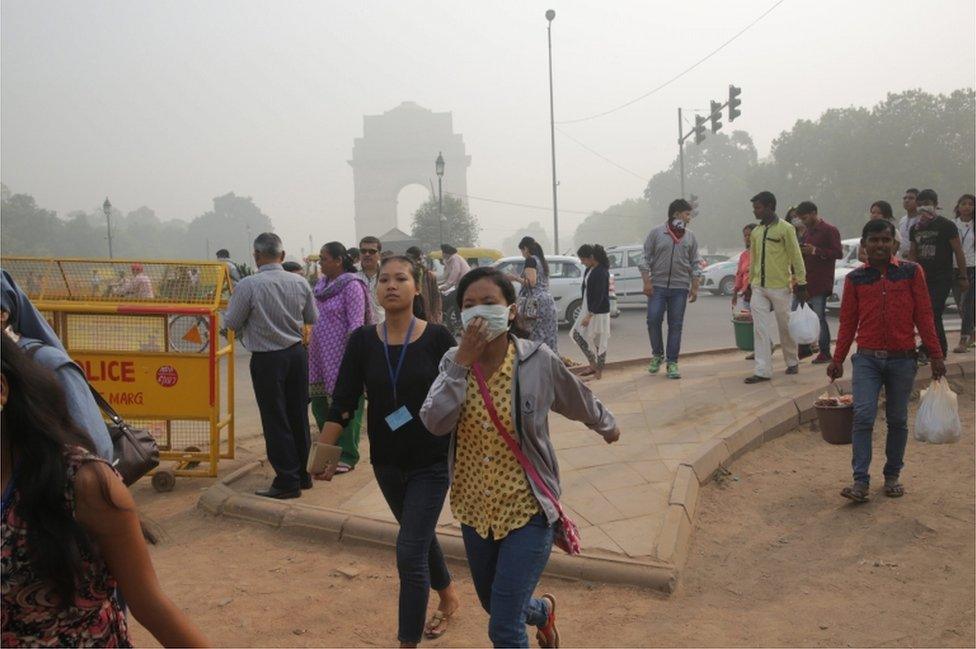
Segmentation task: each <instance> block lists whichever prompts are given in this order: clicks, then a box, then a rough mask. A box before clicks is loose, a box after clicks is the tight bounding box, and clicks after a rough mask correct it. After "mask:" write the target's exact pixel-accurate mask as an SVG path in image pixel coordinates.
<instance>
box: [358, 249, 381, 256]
mask: <svg viewBox="0 0 976 649" xmlns="http://www.w3.org/2000/svg"><path fill="white" fill-rule="evenodd" d="M379 253H380V251H379V250H377V249H376V248H360V249H359V254H361V255H378V254H379Z"/></svg>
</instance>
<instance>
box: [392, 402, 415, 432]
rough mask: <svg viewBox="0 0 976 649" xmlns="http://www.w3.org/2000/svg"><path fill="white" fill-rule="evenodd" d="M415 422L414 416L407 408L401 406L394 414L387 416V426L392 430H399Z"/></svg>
mask: <svg viewBox="0 0 976 649" xmlns="http://www.w3.org/2000/svg"><path fill="white" fill-rule="evenodd" d="M411 421H413V415H411V414H410V411H409V410H407V407H406V406H400V407H399V408H398V409H397V410H395V411H394V412H393V413H391V414H389V415H387V416H386V425H387V426H389V427H390V430H399V429H400V428H403V427H404V426H406V425H407V424H409V423H410V422H411Z"/></svg>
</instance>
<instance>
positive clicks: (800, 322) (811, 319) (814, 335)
mask: <svg viewBox="0 0 976 649" xmlns="http://www.w3.org/2000/svg"><path fill="white" fill-rule="evenodd" d="M790 336H791V337H792V338H793V341H794V342H796V344H797V345H810V344H812V343H815V342H817V339H818V338H820V317H819V316H818V315H817V314H816V313H814V311H813V309H811V308H810V305H809V304H807V303H805V302H804V303H803V305H802V306H801V307H800V308H798V309H797V310H796V311H793V312H791V313H790Z"/></svg>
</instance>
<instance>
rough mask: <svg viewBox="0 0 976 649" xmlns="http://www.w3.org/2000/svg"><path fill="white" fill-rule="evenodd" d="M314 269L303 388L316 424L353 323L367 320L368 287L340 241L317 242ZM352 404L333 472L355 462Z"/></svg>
mask: <svg viewBox="0 0 976 649" xmlns="http://www.w3.org/2000/svg"><path fill="white" fill-rule="evenodd" d="M319 269H320V270H321V271H322V277H321V278H320V279H319V281H318V282H317V283H316V284H315V305H316V307H317V308H318V310H319V317H318V320H316V321H315V324H314V325H313V326H312V334H311V336H310V340H309V345H308V394H309V397H311V402H312V416H314V417H315V423H316V425H317V426H318V427H319V428H322V426H323V425H324V424H325V418H326V413H327V412H328V411H329V400H330V399H331V398H332V394H333V392H334V391H335V384H336V378H337V377H338V376H339V364H340V363H341V362H342V355H343V353H344V352H345V351H346V341H347V340H348V339H349V336H350V334H352V332H354V331H355V330H356V329H359V328H360V327H362V326H363V325H364V324H369V322H370V318H371V317H372V309H371V308H370V307H369V304H370V301H369V289H368V288H367V287H366V282H365V281H364V280H363V279H362V278H361V277H359V276H358V275H356V267H355V266H354V265H353V263H352V258H350V257H349V255H348V254H347V252H346V247H345V246H343V245H342V244H341V243H339V242H338V241H331V242H329V243H327V244H325V245H324V246H322V249H321V251H319ZM354 410H355V412H356V414H355V415H354V416H353V417H352V419H350V420H349V423H348V425H347V426H346V428H345V430H344V431H343V433H342V436H341V437H340V438H339V446H341V447H342V457H341V461H340V463H339V467H338V471H337V472H338V473H348V472H349V471H352V470H353V469H354V468H355V467H356V463H357V462H359V432H360V429H361V428H362V419H363V406H362V403H360V404H359V406H358V407H357V408H355V409H354ZM308 486H311V485H308Z"/></svg>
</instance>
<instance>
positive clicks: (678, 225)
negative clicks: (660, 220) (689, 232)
mask: <svg viewBox="0 0 976 649" xmlns="http://www.w3.org/2000/svg"><path fill="white" fill-rule="evenodd" d="M671 226H672V227H673V228H674V229H675V230H684V229H685V222H684V221H682V220H681V219H671Z"/></svg>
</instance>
